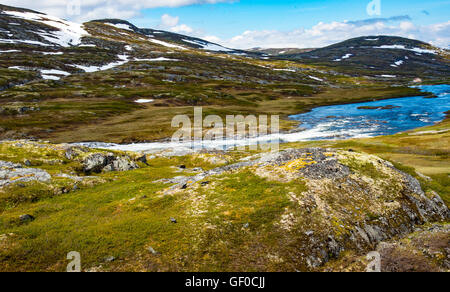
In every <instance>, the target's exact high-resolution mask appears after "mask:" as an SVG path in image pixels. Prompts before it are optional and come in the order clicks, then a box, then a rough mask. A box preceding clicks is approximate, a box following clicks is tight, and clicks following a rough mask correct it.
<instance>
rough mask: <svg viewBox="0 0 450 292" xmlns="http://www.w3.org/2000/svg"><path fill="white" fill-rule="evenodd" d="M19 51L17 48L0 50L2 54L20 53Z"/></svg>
mask: <svg viewBox="0 0 450 292" xmlns="http://www.w3.org/2000/svg"><path fill="white" fill-rule="evenodd" d="M20 52H21V51H19V50H6V51H0V54H3V53H20Z"/></svg>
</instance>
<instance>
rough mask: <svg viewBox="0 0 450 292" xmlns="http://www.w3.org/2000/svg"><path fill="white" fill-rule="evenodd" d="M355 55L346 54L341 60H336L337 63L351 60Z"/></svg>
mask: <svg viewBox="0 0 450 292" xmlns="http://www.w3.org/2000/svg"><path fill="white" fill-rule="evenodd" d="M351 56H353V54H346V55H345V56H343V57H341V58H340V59H336V60H334V61H335V62H341V61H342V60H345V59H349V58H350V57H351Z"/></svg>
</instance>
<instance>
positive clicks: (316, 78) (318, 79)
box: [308, 75, 324, 82]
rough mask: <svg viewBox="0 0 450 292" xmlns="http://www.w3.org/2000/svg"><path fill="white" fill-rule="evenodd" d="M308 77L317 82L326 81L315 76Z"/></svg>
mask: <svg viewBox="0 0 450 292" xmlns="http://www.w3.org/2000/svg"><path fill="white" fill-rule="evenodd" d="M308 77H309V78H311V79H313V80H317V81H321V82H323V81H324V80H323V79H320V78H318V77H314V76H310V75H308Z"/></svg>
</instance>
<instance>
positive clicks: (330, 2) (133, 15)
mask: <svg viewBox="0 0 450 292" xmlns="http://www.w3.org/2000/svg"><path fill="white" fill-rule="evenodd" d="M68 1H72V0H60V1H55V0H39V1H36V0H2V3H4V4H6V5H12V6H20V7H26V8H31V9H35V10H38V11H42V12H46V13H48V14H51V15H55V16H59V17H63V18H66V19H70V20H72V21H77V22H83V21H88V20H93V19H101V18H120V19H126V20H129V21H130V22H132V23H134V24H135V25H137V26H139V27H145V28H158V29H163V30H168V31H172V32H177V33H181V34H186V35H191V36H196V37H200V38H204V39H207V40H209V41H213V42H216V43H219V44H223V45H226V46H228V47H233V48H242V49H246V48H251V47H298V48H310V47H323V46H326V45H330V44H333V43H335V42H339V41H343V40H346V39H348V38H352V37H358V36H367V35H380V34H383V35H396V36H402V37H408V38H413V39H419V40H422V41H425V42H429V43H431V44H433V45H436V46H440V47H445V48H449V45H450V17H449V15H450V0H78V1H80V3H81V12H82V13H81V15H68V14H67V11H68V10H67V3H68ZM376 1H379V2H380V3H381V10H380V15H370V14H368V13H367V6H368V4H369V3H375V2H376Z"/></svg>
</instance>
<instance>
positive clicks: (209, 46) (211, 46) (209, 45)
mask: <svg viewBox="0 0 450 292" xmlns="http://www.w3.org/2000/svg"><path fill="white" fill-rule="evenodd" d="M183 42H186V43H190V44H194V45H198V46H201V49H202V50H206V51H214V52H231V51H233V50H231V49H228V48H225V47H222V46H221V45H217V44H213V43H207V42H202V41H193V40H186V39H183Z"/></svg>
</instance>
